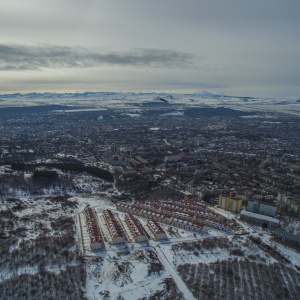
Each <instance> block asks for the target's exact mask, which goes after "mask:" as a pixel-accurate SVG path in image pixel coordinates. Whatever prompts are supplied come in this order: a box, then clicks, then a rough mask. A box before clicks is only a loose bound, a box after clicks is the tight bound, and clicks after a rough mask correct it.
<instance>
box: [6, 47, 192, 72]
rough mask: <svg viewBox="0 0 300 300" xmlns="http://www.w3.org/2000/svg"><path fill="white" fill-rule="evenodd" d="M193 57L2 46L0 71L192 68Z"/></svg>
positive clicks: (173, 53) (155, 52)
mask: <svg viewBox="0 0 300 300" xmlns="http://www.w3.org/2000/svg"><path fill="white" fill-rule="evenodd" d="M193 59H194V57H193V55H191V54H188V53H184V52H178V51H171V50H156V49H138V50H136V51H133V52H128V53H116V52H112V53H99V52H94V51H90V50H88V49H85V48H82V47H67V46H55V45H44V46H27V45H5V44H0V70H40V69H45V68H54V69H61V68H88V67H94V66H101V65H110V66H135V67H138V66H151V67H175V68H176V67H189V66H191V65H192V61H193Z"/></svg>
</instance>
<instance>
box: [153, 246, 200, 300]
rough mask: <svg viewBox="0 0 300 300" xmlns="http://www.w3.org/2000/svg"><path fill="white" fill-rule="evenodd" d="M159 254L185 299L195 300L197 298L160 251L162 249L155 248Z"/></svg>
mask: <svg viewBox="0 0 300 300" xmlns="http://www.w3.org/2000/svg"><path fill="white" fill-rule="evenodd" d="M153 248H154V249H155V251H156V253H157V256H158V258H159V259H160V261H161V262H162V264H163V265H164V267H165V269H166V270H167V271H169V272H170V274H171V276H172V277H173V279H174V281H175V283H176V285H177V288H178V289H179V290H180V291H181V292H182V294H183V297H184V298H185V299H186V300H194V299H195V297H194V296H193V294H192V293H191V291H190V290H189V289H188V288H187V286H186V284H185V283H184V282H183V280H182V278H181V277H180V276H179V275H178V273H177V271H176V269H175V267H174V266H173V264H172V263H170V262H169V260H168V259H167V257H166V256H165V254H164V252H163V251H162V250H161V249H160V247H158V246H156V247H153Z"/></svg>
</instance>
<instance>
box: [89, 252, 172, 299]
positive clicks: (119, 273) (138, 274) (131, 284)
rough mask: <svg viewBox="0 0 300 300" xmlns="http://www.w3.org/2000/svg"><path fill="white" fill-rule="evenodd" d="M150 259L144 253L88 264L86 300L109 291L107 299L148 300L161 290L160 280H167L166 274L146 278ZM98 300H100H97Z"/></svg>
mask: <svg viewBox="0 0 300 300" xmlns="http://www.w3.org/2000/svg"><path fill="white" fill-rule="evenodd" d="M150 261H151V260H150V259H149V257H148V255H147V253H146V251H143V250H138V251H131V252H130V254H129V255H121V256H118V257H117V256H113V257H112V254H109V256H108V257H107V258H106V259H103V260H100V261H89V262H88V267H87V276H88V280H87V288H86V289H87V296H88V298H89V299H99V295H101V293H102V294H103V293H104V292H105V291H109V295H110V298H109V299H116V298H117V297H118V296H119V295H122V297H123V298H124V299H126V300H127V299H128V300H134V299H142V298H144V297H149V296H150V295H151V294H153V292H155V291H156V290H163V289H164V284H163V280H164V279H165V278H167V277H169V276H170V274H169V273H168V272H167V271H166V270H161V271H160V272H157V273H152V274H148V268H149V263H150ZM100 299H101V298H100Z"/></svg>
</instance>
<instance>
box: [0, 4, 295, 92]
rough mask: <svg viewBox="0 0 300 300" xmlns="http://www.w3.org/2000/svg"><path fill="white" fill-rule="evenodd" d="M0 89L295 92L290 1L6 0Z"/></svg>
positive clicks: (1, 14)
mask: <svg viewBox="0 0 300 300" xmlns="http://www.w3.org/2000/svg"><path fill="white" fill-rule="evenodd" d="M1 2H2V3H1V4H0V93H13V92H31V91H35V92H43V91H53V92H74V91H87V90H89V91H132V92H139V91H147V92H149V91H157V92H161V91H165V92H182V93H188V92H199V91H202V90H206V91H210V92H216V93H225V94H230V95H244V96H248V95H249V96H275V97H277V96H300V17H299V13H300V1H299V0H285V1H284V0H251V1H243V0H186V1H183V0H182V1H179V0H159V1H158V0H151V1H147V0H107V1H104V0H51V1H46V0H44V1H43V0H26V1H24V0H9V1H1Z"/></svg>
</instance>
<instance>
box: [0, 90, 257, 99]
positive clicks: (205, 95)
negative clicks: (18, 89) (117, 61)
mask: <svg viewBox="0 0 300 300" xmlns="http://www.w3.org/2000/svg"><path fill="white" fill-rule="evenodd" d="M151 95H153V97H155V99H156V100H159V101H167V100H166V99H168V100H172V99H174V98H176V95H178V96H190V97H193V96H194V97H203V98H218V99H219V98H239V99H253V97H239V96H228V95H218V94H213V93H210V92H206V91H204V92H200V93H192V94H170V93H132V92H126V93H122V92H89V91H87V92H82V93H77V92H76V93H51V92H46V93H35V92H32V93H26V94H21V93H13V94H0V97H1V98H2V99H9V98H29V99H34V98H39V99H40V98H44V99H48V98H83V97H107V96H124V97H128V96H151Z"/></svg>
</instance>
